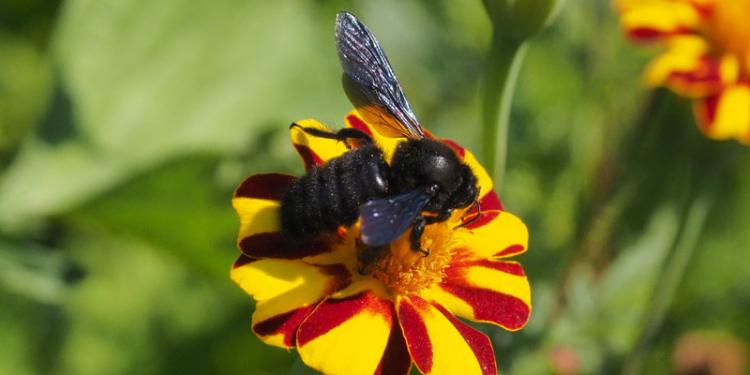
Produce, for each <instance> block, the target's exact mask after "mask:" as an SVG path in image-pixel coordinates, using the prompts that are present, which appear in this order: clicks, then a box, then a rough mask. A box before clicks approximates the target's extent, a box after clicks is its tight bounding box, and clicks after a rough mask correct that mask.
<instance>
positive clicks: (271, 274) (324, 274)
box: [230, 256, 351, 348]
mask: <svg viewBox="0 0 750 375" xmlns="http://www.w3.org/2000/svg"><path fill="white" fill-rule="evenodd" d="M230 276H231V278H232V280H233V281H234V282H235V283H237V285H239V286H240V288H242V289H243V290H244V291H245V292H246V293H247V294H249V295H251V296H253V298H254V299H255V301H256V302H257V304H256V309H255V312H254V313H253V318H252V328H253V331H254V332H255V334H256V335H258V337H260V338H261V340H263V341H264V342H266V343H268V344H270V345H274V346H279V347H283V348H289V347H293V346H294V343H295V337H296V333H297V328H298V327H299V325H300V324H301V323H302V321H303V320H304V318H305V317H307V316H308V315H309V314H310V313H311V312H312V310H313V308H314V307H315V306H316V305H317V304H318V302H320V301H321V300H323V298H325V297H326V296H327V295H329V294H331V293H334V292H336V291H338V290H340V289H342V288H344V287H346V286H347V285H348V284H349V283H350V280H351V275H350V274H349V272H348V270H347V269H346V267H344V266H342V265H330V266H315V265H310V264H306V263H303V262H299V261H291V260H282V259H260V260H254V259H251V258H248V257H245V256H241V257H240V259H238V261H237V262H235V266H234V268H233V269H232V271H231V273H230Z"/></svg>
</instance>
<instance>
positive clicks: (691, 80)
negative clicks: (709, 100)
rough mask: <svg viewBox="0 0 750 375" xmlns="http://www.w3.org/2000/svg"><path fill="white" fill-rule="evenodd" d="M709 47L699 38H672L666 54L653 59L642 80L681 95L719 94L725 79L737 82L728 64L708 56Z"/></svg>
mask: <svg viewBox="0 0 750 375" xmlns="http://www.w3.org/2000/svg"><path fill="white" fill-rule="evenodd" d="M707 51H708V45H707V44H706V41H705V40H704V39H702V38H699V37H696V36H683V37H675V38H671V39H670V41H669V48H668V49H667V51H666V52H665V53H663V54H662V55H660V56H659V57H657V58H656V59H654V61H653V62H651V64H649V66H648V68H647V69H646V72H645V75H644V78H645V80H646V83H648V84H649V85H651V86H660V85H664V86H668V87H669V88H671V89H672V90H673V91H675V92H677V93H678V94H680V95H683V96H688V97H704V96H708V95H713V94H715V93H716V92H718V91H719V90H720V89H721V88H722V86H723V85H724V84H725V82H726V81H728V80H733V79H736V73H735V74H732V73H731V71H730V70H731V69H730V68H731V64H729V63H730V61H729V60H727V63H728V64H722V63H721V62H720V61H719V60H717V59H715V58H713V57H709V56H708V55H707Z"/></svg>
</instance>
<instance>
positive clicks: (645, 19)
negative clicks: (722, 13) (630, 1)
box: [621, 1, 702, 41]
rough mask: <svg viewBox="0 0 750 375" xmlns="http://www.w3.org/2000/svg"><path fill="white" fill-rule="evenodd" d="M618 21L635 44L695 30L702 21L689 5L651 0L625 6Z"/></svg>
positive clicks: (698, 13) (695, 10) (694, 9)
mask: <svg viewBox="0 0 750 375" xmlns="http://www.w3.org/2000/svg"><path fill="white" fill-rule="evenodd" d="M626 9H627V10H624V11H623V14H622V17H621V21H622V27H623V28H624V29H625V31H626V32H627V35H628V36H629V37H630V38H631V39H633V40H636V41H652V40H655V39H660V38H663V37H665V36H669V35H677V34H682V33H686V32H689V31H690V30H695V29H696V27H698V26H699V24H700V23H701V21H702V17H701V13H700V12H699V11H698V9H696V7H694V6H693V5H692V4H689V3H687V2H681V1H653V2H649V3H645V2H644V3H641V4H639V5H638V6H629V7H626Z"/></svg>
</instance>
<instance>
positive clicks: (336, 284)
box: [317, 264, 352, 295]
mask: <svg viewBox="0 0 750 375" xmlns="http://www.w3.org/2000/svg"><path fill="white" fill-rule="evenodd" d="M317 267H318V269H319V270H320V271H321V272H322V273H324V274H326V275H328V276H331V280H330V281H329V284H328V288H326V291H325V292H324V294H325V295H330V294H333V293H336V292H338V291H339V290H341V289H344V288H346V287H347V286H349V284H351V283H352V275H351V273H349V269H347V268H346V266H345V265H343V264H331V265H320V266H317Z"/></svg>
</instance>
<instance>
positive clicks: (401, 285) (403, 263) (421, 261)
mask: <svg viewBox="0 0 750 375" xmlns="http://www.w3.org/2000/svg"><path fill="white" fill-rule="evenodd" d="M452 225H453V224H451V220H448V221H445V222H442V223H437V224H431V225H428V226H426V227H425V231H424V234H423V235H422V248H423V249H426V250H428V251H429V254H428V255H425V254H424V253H421V252H419V251H414V250H412V249H411V245H410V243H409V232H407V234H406V235H405V236H401V238H399V239H398V240H396V241H395V242H393V243H392V244H391V245H390V248H389V249H388V250H387V253H386V254H385V255H384V256H383V258H382V259H380V260H378V261H376V262H375V263H374V264H373V265H372V267H371V268H370V269H371V270H372V274H371V275H372V277H374V278H376V279H378V280H380V281H381V282H382V283H383V284H385V285H386V286H387V287H388V288H389V289H390V291H391V292H392V293H394V294H409V293H415V292H418V291H419V290H422V289H426V288H429V287H430V286H431V285H433V284H435V283H437V282H439V281H440V280H442V278H443V276H444V272H443V271H444V269H445V268H446V267H447V266H448V264H450V261H451V258H452V257H453V252H452V250H451V249H452V247H451V246H449V244H450V241H451V238H452V237H453V228H452Z"/></svg>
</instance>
